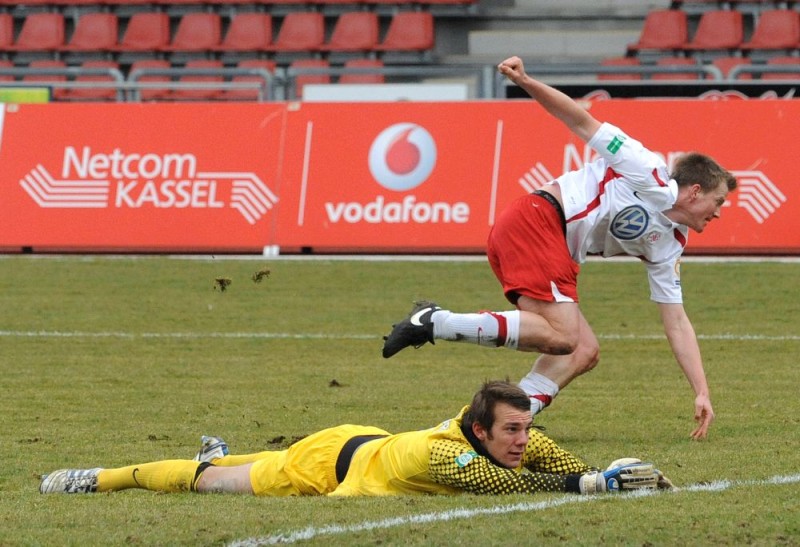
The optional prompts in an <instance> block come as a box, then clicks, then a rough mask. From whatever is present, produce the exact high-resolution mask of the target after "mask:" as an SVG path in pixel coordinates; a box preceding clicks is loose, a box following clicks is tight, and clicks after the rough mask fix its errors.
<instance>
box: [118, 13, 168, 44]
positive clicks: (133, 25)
mask: <svg viewBox="0 0 800 547" xmlns="http://www.w3.org/2000/svg"><path fill="white" fill-rule="evenodd" d="M169 34H170V27H169V16H168V15H167V14H166V13H164V12H151V11H140V12H136V13H134V14H133V15H131V17H130V19H129V20H128V26H127V27H126V29H125V32H124V34H123V35H122V39H121V40H120V43H119V45H118V46H117V47H116V48H115V50H116V51H122V52H136V51H158V50H160V49H162V48H164V47H166V46H167V44H168V43H169Z"/></svg>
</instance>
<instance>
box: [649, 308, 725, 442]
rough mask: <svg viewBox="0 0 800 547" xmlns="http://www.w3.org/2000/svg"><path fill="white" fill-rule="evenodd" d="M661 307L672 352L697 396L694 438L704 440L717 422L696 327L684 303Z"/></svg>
mask: <svg viewBox="0 0 800 547" xmlns="http://www.w3.org/2000/svg"><path fill="white" fill-rule="evenodd" d="M658 308H659V311H660V313H661V322H662V323H663V324H664V332H665V333H666V335H667V340H669V345H670V347H671V348H672V353H673V354H674V355H675V359H676V360H677V361H678V364H679V365H680V367H681V369H683V373H684V374H685V375H686V379H687V380H688V381H689V385H691V386H692V389H693V390H694V393H695V400H694V419H695V421H696V422H697V427H695V429H694V431H692V434H691V438H692V439H703V438H705V437H706V436H707V435H708V428H709V426H710V425H711V422H713V421H714V409H713V408H712V407H711V397H710V395H709V391H708V382H707V380H706V373H705V371H704V370H703V359H702V357H701V356H700V346H699V345H698V343H697V336H696V335H695V332H694V327H692V323H691V321H689V317H688V316H687V315H686V311H685V310H684V308H683V305H682V304H663V303H659V304H658Z"/></svg>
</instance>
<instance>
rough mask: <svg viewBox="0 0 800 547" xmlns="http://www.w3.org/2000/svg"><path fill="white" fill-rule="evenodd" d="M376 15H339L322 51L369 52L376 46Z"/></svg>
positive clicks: (354, 12) (370, 13)
mask: <svg viewBox="0 0 800 547" xmlns="http://www.w3.org/2000/svg"><path fill="white" fill-rule="evenodd" d="M378 27H379V25H378V15H377V14H376V13H375V12H371V11H349V12H345V13H343V14H341V15H340V16H339V17H338V19H337V20H336V23H335V24H334V27H333V32H332V33H331V38H330V40H328V41H327V42H326V43H325V44H324V45H323V46H322V47H321V48H320V49H322V50H323V51H370V50H372V49H373V48H374V47H375V46H376V45H377V44H378Z"/></svg>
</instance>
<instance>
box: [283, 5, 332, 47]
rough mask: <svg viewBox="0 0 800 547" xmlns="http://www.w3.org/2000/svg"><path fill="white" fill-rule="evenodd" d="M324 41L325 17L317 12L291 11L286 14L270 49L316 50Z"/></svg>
mask: <svg viewBox="0 0 800 547" xmlns="http://www.w3.org/2000/svg"><path fill="white" fill-rule="evenodd" d="M324 41H325V19H324V18H323V15H322V14H321V13H318V12H306V11H293V12H290V13H288V14H287V15H286V17H284V18H283V21H282V22H281V26H280V29H279V30H278V37H277V39H276V40H275V43H274V44H273V45H272V47H271V48H270V50H272V51H276V52H284V51H316V50H318V49H319V48H320V46H322V44H323V43H324Z"/></svg>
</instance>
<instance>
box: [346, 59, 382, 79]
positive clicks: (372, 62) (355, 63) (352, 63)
mask: <svg viewBox="0 0 800 547" xmlns="http://www.w3.org/2000/svg"><path fill="white" fill-rule="evenodd" d="M383 67H384V63H383V61H381V60H380V59H350V60H348V61H345V63H344V68H345V69H348V68H356V69H368V68H373V69H379V68H383ZM385 82H386V77H385V76H384V75H383V74H382V73H380V72H377V71H376V72H371V73H370V72H351V73H347V72H345V73H343V74H342V75H341V76H340V77H339V83H340V84H382V83H385Z"/></svg>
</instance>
